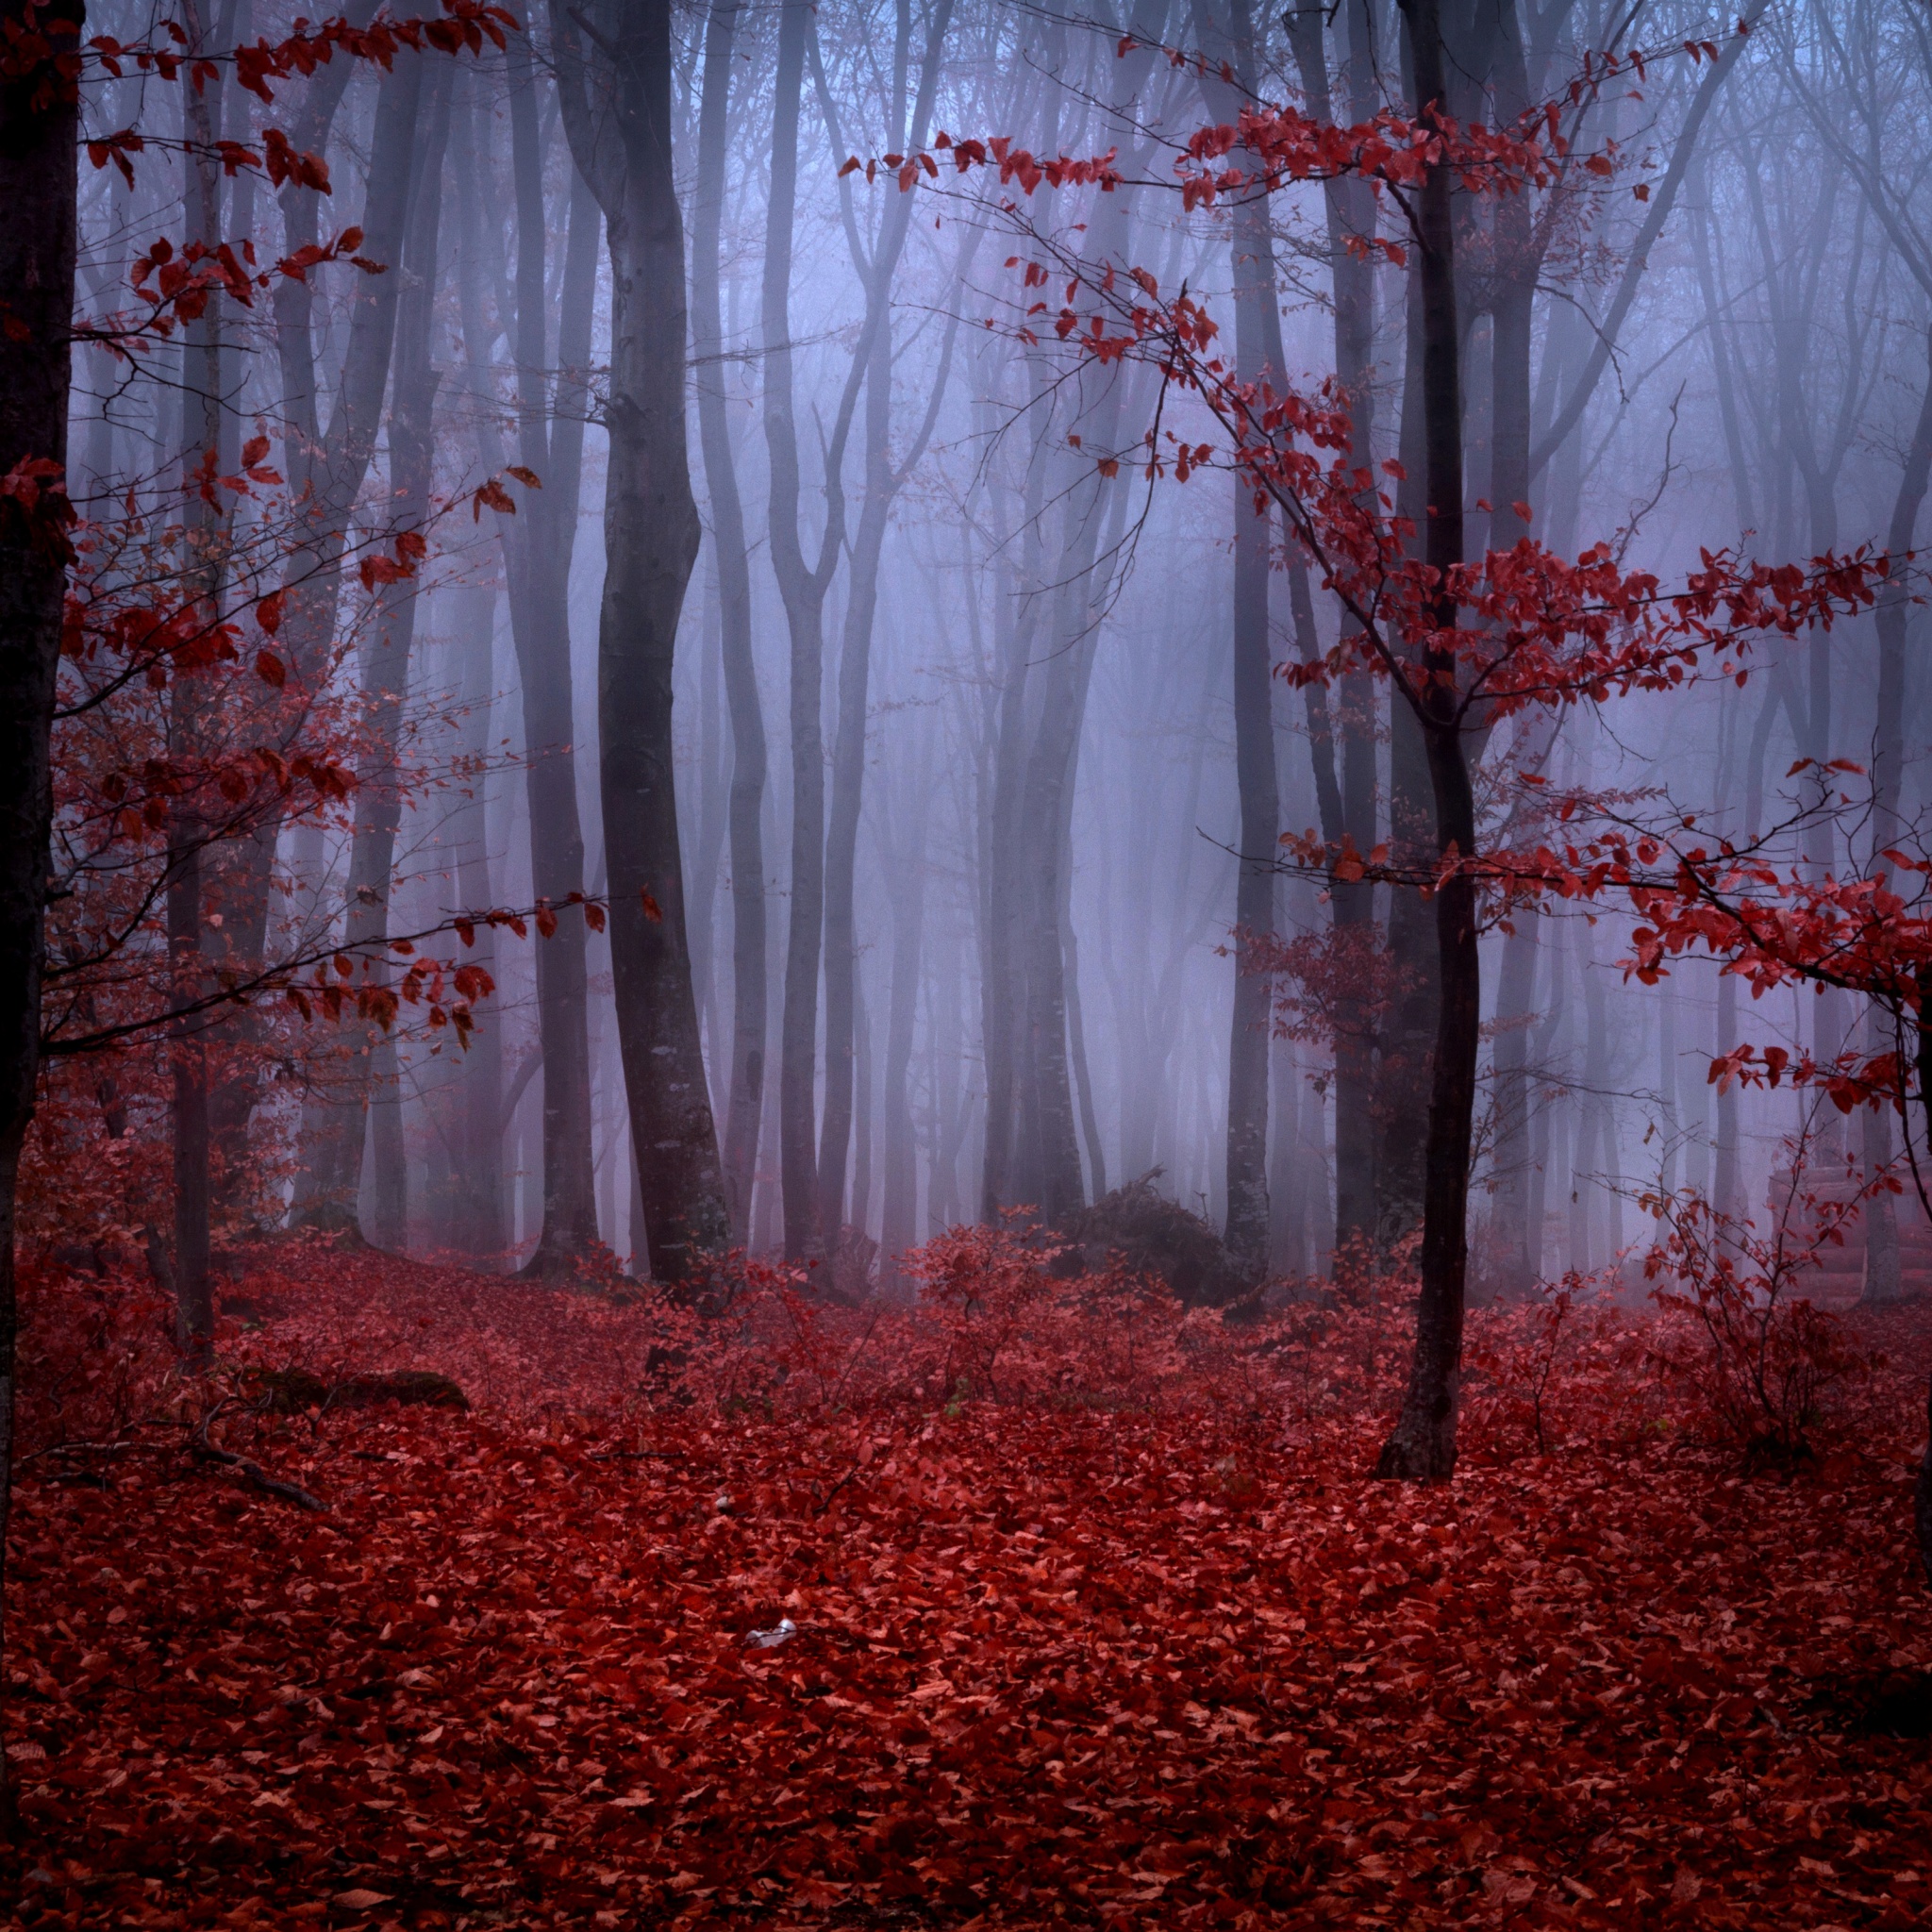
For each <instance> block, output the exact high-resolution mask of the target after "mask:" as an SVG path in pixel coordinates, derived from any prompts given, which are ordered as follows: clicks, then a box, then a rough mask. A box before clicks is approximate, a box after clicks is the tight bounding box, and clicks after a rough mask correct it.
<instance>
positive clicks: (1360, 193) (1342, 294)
mask: <svg viewBox="0 0 1932 1932" xmlns="http://www.w3.org/2000/svg"><path fill="white" fill-rule="evenodd" d="M1284 19H1285V22H1286V25H1287V27H1288V34H1289V42H1290V46H1291V49H1292V51H1293V54H1294V58H1295V65H1296V69H1297V72H1298V73H1299V74H1300V76H1301V82H1302V92H1303V98H1304V99H1305V100H1306V101H1307V110H1308V113H1309V114H1310V116H1311V117H1312V118H1314V119H1315V120H1317V121H1323V122H1330V121H1332V120H1333V119H1334V108H1333V104H1332V99H1331V94H1330V89H1329V81H1328V59H1327V52H1326V49H1325V46H1324V39H1323V32H1322V21H1323V13H1322V11H1321V9H1320V8H1314V7H1305V8H1296V9H1295V10H1294V11H1292V12H1291V13H1289V14H1287V15H1285V16H1284ZM1372 46H1373V22H1372V20H1371V17H1370V13H1369V8H1368V5H1367V0H1351V5H1350V8H1349V13H1348V62H1347V70H1346V71H1347V79H1348V86H1349V113H1350V116H1351V118H1352V119H1353V120H1355V121H1357V122H1360V121H1366V120H1368V119H1369V118H1370V117H1371V116H1372V115H1373V114H1374V110H1375V105H1376V104H1375V87H1374V60H1373V57H1372ZM1323 193H1324V202H1325V212H1326V218H1327V237H1328V264H1329V277H1330V282H1331V286H1332V289H1333V294H1334V308H1335V375H1336V380H1337V381H1338V382H1339V383H1340V384H1341V390H1342V393H1343V395H1344V397H1345V398H1346V400H1347V405H1348V412H1349V441H1350V446H1351V449H1352V450H1353V451H1354V453H1355V458H1356V460H1357V462H1360V463H1367V462H1368V461H1369V460H1370V459H1371V458H1372V456H1373V454H1374V449H1373V445H1374V408H1375V398H1374V389H1373V387H1372V385H1371V381H1370V372H1371V365H1372V360H1373V357H1374V296H1375V284H1374V270H1373V269H1372V268H1371V267H1370V265H1369V262H1368V261H1367V260H1366V259H1365V258H1364V257H1363V256H1362V255H1360V254H1358V253H1356V252H1354V251H1352V250H1351V249H1350V247H1349V245H1348V244H1349V242H1350V240H1351V239H1354V240H1356V241H1357V242H1360V241H1363V240H1366V239H1367V238H1368V237H1370V236H1371V235H1373V234H1374V227H1375V203H1374V193H1373V192H1372V191H1371V190H1370V188H1369V186H1368V184H1367V183H1366V182H1363V181H1358V180H1356V179H1354V178H1353V177H1343V178H1338V179H1336V180H1333V181H1330V182H1328V183H1326V184H1325V185H1324V190H1323ZM1271 307H1272V305H1271ZM1274 321H1275V325H1276V327H1277V328H1278V317H1277V318H1274ZM1297 626H1298V628H1302V629H1304V631H1305V641H1304V644H1303V650H1304V655H1307V651H1308V650H1309V649H1310V648H1312V646H1313V640H1314V624H1313V616H1312V612H1311V613H1310V614H1309V618H1308V620H1307V624H1306V625H1302V622H1301V620H1300V617H1299V613H1298V614H1297ZM1308 694H1309V697H1310V699H1311V700H1312V698H1313V695H1314V690H1313V688H1312V687H1310V688H1309V693H1308ZM1339 696H1340V705H1339V710H1340V717H1339V719H1338V720H1336V721H1335V722H1336V723H1337V724H1339V726H1340V741H1341V765H1340V770H1339V771H1338V772H1337V773H1336V777H1337V779H1338V780H1339V785H1338V796H1337V806H1338V811H1337V816H1336V821H1335V824H1334V825H1333V826H1332V828H1331V827H1330V826H1328V825H1327V824H1324V828H1323V836H1324V838H1325V839H1327V840H1329V841H1340V840H1341V839H1342V838H1343V837H1346V838H1348V839H1349V840H1351V841H1353V842H1354V844H1355V846H1356V849H1357V851H1360V852H1367V851H1368V850H1369V849H1370V848H1371V847H1372V846H1373V845H1374V843H1375V714H1376V711H1377V709H1378V708H1379V697H1378V694H1377V691H1376V686H1375V682H1374V678H1373V677H1372V676H1371V675H1369V674H1368V673H1367V672H1362V671H1357V672H1351V673H1349V674H1348V675H1346V676H1344V677H1343V678H1342V680H1341V691H1340V693H1339ZM1325 709H1326V707H1325V702H1324V712H1325ZM1310 715H1311V716H1312V713H1311V714H1310ZM1329 905H1330V912H1331V917H1332V920H1333V928H1334V932H1335V935H1336V939H1337V941H1338V953H1339V956H1340V957H1341V958H1342V959H1343V960H1353V959H1356V958H1359V957H1361V956H1362V955H1364V954H1365V953H1366V952H1367V950H1368V941H1369V940H1370V939H1371V937H1372V935H1373V931H1374V888H1373V887H1371V886H1369V885H1367V884H1365V883H1362V882H1360V881H1356V882H1349V881H1337V882H1336V883H1335V885H1334V886H1333V887H1332V889H1331V891H1330V895H1329ZM1344 974H1345V979H1344V984H1343V986H1342V988H1341V991H1340V993H1339V996H1338V998H1337V1000H1336V1016H1335V1017H1336V1025H1335V1246H1336V1250H1337V1252H1338V1253H1339V1252H1341V1251H1344V1250H1349V1249H1357V1248H1361V1247H1365V1246H1366V1245H1367V1244H1368V1243H1369V1242H1371V1241H1373V1239H1374V1229H1375V1139H1376V1136H1375V1021H1374V1011H1373V1007H1372V1005H1371V1003H1370V1002H1369V1001H1367V1000H1365V999H1362V998H1360V997H1357V995H1356V994H1355V992H1354V991H1353V984H1354V981H1355V978H1356V976H1357V975H1356V974H1355V973H1354V972H1353V971H1351V970H1349V969H1348V968H1344Z"/></svg>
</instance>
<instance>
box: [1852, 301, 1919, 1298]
mask: <svg viewBox="0 0 1932 1932" xmlns="http://www.w3.org/2000/svg"><path fill="white" fill-rule="evenodd" d="M1926 358H1927V365H1928V366H1927V372H1926V380H1925V391H1924V397H1923V399H1922V400H1921V402H1920V405H1919V420H1918V423H1917V425H1915V426H1914V428H1913V430H1912V441H1911V444H1910V447H1909V448H1908V449H1907V452H1906V460H1905V468H1904V471H1903V473H1902V474H1901V475H1900V476H1899V481H1898V494H1897V495H1896V496H1895V497H1894V498H1893V499H1892V506H1891V525H1890V529H1889V530H1888V531H1887V532H1886V539H1885V548H1886V553H1887V555H1888V556H1889V557H1890V558H1892V559H1893V568H1892V571H1891V574H1890V575H1889V576H1888V578H1887V579H1886V582H1885V583H1884V585H1883V586H1882V587H1881V588H1880V590H1879V592H1878V605H1877V610H1876V612H1875V620H1874V621H1875V625H1876V628H1877V632H1878V715H1877V724H1876V728H1875V730H1874V734H1873V740H1872V870H1873V874H1874V876H1876V877H1879V878H1887V877H1889V875H1890V867H1889V866H1888V865H1886V863H1885V861H1884V858H1883V856H1882V855H1883V854H1884V853H1885V851H1886V850H1887V849H1888V848H1889V847H1890V846H1893V845H1895V844H1896V843H1897V842H1898V840H1899V834H1900V829H1901V828H1900V824H1899V781H1900V778H1901V776H1902V774H1903V771H1904V766H1905V712H1906V633H1907V624H1908V621H1909V615H1910V609H1911V591H1909V589H1908V588H1907V578H1906V569H1905V563H1904V559H1905V558H1906V556H1907V554H1908V553H1909V552H1910V550H1911V547H1912V537H1913V533H1914V532H1915V531H1916V529H1917V528H1918V524H1919V512H1920V509H1921V508H1923V507H1924V501H1925V491H1926V488H1927V485H1928V482H1932V333H1928V335H1927V338H1926ZM1889 1032H1890V1027H1889V1026H1887V1025H1886V1024H1885V1018H1884V1015H1882V1014H1881V1013H1880V1012H1879V1011H1878V1010H1877V1009H1876V1008H1874V1009H1873V1013H1872V1026H1871V1030H1870V1032H1869V1033H1868V1036H1867V1039H1866V1042H1865V1045H1866V1050H1867V1051H1868V1052H1869V1053H1873V1054H1880V1053H1886V1052H1890V1050H1891V1047H1892V1042H1891V1041H1890V1039H1888V1038H1886V1035H1887V1034H1888V1033H1889ZM1864 1156H1865V1177H1866V1179H1867V1180H1868V1181H1869V1180H1872V1179H1874V1178H1875V1177H1876V1175H1878V1174H1881V1173H1883V1172H1884V1171H1885V1170H1886V1169H1887V1168H1888V1167H1890V1164H1891V1160H1892V1158H1893V1157H1892V1146H1891V1115H1890V1111H1889V1110H1887V1109H1886V1108H1867V1109H1866V1112H1865V1145H1864ZM1921 1211H1923V1210H1921ZM1903 1293H1904V1286H1903V1283H1902V1282H1901V1280H1900V1278H1899V1249H1898V1218H1897V1214H1896V1212H1895V1211H1894V1208H1893V1205H1892V1196H1891V1195H1890V1194H1889V1193H1884V1192H1879V1193H1874V1194H1873V1195H1871V1196H1869V1197H1868V1199H1867V1201H1866V1204H1865V1299H1866V1300H1867V1301H1872V1302H1894V1301H1897V1300H1899V1299H1900V1297H1901V1296H1902V1295H1903Z"/></svg>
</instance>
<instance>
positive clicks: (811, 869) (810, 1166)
mask: <svg viewBox="0 0 1932 1932" xmlns="http://www.w3.org/2000/svg"><path fill="white" fill-rule="evenodd" d="M808 26H809V16H808V0H783V5H782V7H781V8H780V11H779V16H778V68H777V77H776V80H775V83H774V105H773V113H774V125H773V130H772V186H771V197H770V200H769V203H768V204H767V209H766V218H765V272H764V291H763V295H764V300H763V308H764V349H765V442H766V445H767V448H768V449H769V451H770V459H771V507H770V511H769V534H770V538H771V545H772V568H773V570H774V573H775V575H776V576H777V579H778V594H779V597H780V599H781V600H782V601H783V603H784V606H785V620H786V625H787V627H788V629H789V631H790V635H791V908H790V918H789V924H788V929H787V934H786V944H785V997H784V1011H783V1014H782V1016H781V1018H780V1021H779V1029H780V1030H779V1043H778V1163H779V1174H780V1185H781V1186H782V1188H783V1190H784V1196H785V1253H786V1255H787V1256H788V1257H790V1258H791V1259H792V1260H802V1259H804V1258H806V1257H809V1256H813V1255H816V1254H817V1253H818V1252H819V1251H820V1248H821V1247H822V1245H823V1244H824V1240H825V1239H826V1236H827V1230H825V1229H824V1227H823V1226H822V1225H821V1224H820V1220H819V1202H818V1150H817V1147H816V1144H815V1143H816V1139H817V1124H818V1123H817V1119H816V1114H817V1108H816V1104H815V1103H816V1100H817V1078H816V1074H817V1063H818V1020H819V943H820V939H821V935H822V930H823V926H824V877H825V874H824V867H825V753H824V729H823V725H822V723H821V714H822V708H823V705H824V655H825V641H824V606H825V592H826V591H827V590H828V589H829V588H830V586H831V581H832V573H833V571H834V570H835V569H836V568H837V565H838V558H839V545H840V541H841V539H842V535H843V526H844V514H843V497H842V494H841V481H840V475H839V466H840V461H841V458H842V456H843V453H844V451H843V438H842V437H841V438H840V439H838V441H837V444H836V446H835V447H834V449H833V450H832V451H831V452H829V453H828V455H827V458H826V463H825V473H826V474H825V495H826V518H827V521H826V528H825V532H824V539H823V540H822V541H821V544H820V550H819V558H818V561H817V563H816V565H814V566H808V564H807V563H806V560H805V550H804V544H803V541H802V538H801V535H800V530H799V522H798V517H799V498H800V475H799V460H798V425H797V421H796V417H795V413H794V403H793V396H792V384H791V250H792V227H793V223H794V220H795V216H796V211H797V203H798V110H799V103H800V100H801V98H802V94H803V90H804V85H805V49H806V35H807V31H808ZM835 531H836V533H837V534H836V535H835ZM831 1232H833V1233H836V1230H832V1231H831Z"/></svg>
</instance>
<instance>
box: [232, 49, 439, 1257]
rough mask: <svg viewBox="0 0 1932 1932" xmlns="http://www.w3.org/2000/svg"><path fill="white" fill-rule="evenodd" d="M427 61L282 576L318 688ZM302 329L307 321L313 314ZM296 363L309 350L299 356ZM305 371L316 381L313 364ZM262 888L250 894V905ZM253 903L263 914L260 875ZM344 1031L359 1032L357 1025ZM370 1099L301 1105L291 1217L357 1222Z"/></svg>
mask: <svg viewBox="0 0 1932 1932" xmlns="http://www.w3.org/2000/svg"><path fill="white" fill-rule="evenodd" d="M427 58H440V57H431V56H427V55H421V54H407V53H406V54H402V55H399V56H398V57H397V59H396V63H395V66H394V67H393V68H392V69H391V72H390V73H389V74H388V75H385V76H384V78H383V82H382V91H381V93H380V94H379V96H378V97H377V104H376V111H375V141H374V142H373V145H372V148H371V152H370V161H369V192H368V199H367V203H366V205H365V212H364V216H363V227H364V236H365V239H364V242H363V246H364V248H365V249H367V250H368V251H369V252H370V253H371V255H372V256H373V258H375V260H378V261H382V262H385V263H387V264H389V273H388V274H385V275H375V276H373V277H367V278H365V279H367V280H369V281H370V282H371V283H372V284H373V287H374V292H371V291H368V290H358V293H357V296H356V306H355V310H354V314H353V317H352V319H351V322H350V325H349V346H348V350H347V353H346V354H345V356H344V357H343V360H342V379H341V387H340V388H339V389H338V391H337V393H336V399H335V405H334V408H332V410H331V411H330V416H329V426H328V433H327V435H326V436H325V438H324V439H323V440H322V442H321V444H320V446H319V447H318V448H317V449H316V450H315V452H314V455H313V457H312V459H311V463H312V467H311V468H310V470H309V475H308V478H307V480H308V486H309V488H310V490H311V491H312V496H311V499H310V500H311V506H312V507H311V510H310V519H309V527H308V531H307V532H306V533H305V535H304V539H303V541H302V543H301V545H300V547H299V549H298V550H297V552H296V553H295V555H294V556H293V557H291V560H290V565H289V570H288V573H287V574H286V576H285V579H284V581H285V584H286V586H287V589H286V591H285V594H286V596H287V598H288V609H287V612H286V614H285V615H284V617H283V621H282V630H281V632H280V634H279V635H280V636H281V638H282V639H283V640H284V641H286V643H287V645H288V655H289V658H290V659H291V671H292V673H293V676H292V677H291V683H292V684H297V685H299V686H301V687H303V688H305V690H306V691H308V693H309V694H311V695H312V694H313V693H314V692H315V691H319V690H320V688H321V685H322V683H323V682H324V681H325V679H326V677H327V675H329V672H330V670H331V669H332V665H331V662H330V646H331V644H332V642H333V640H334V636H335V624H336V605H337V600H338V597H339V595H340V591H341V559H342V547H343V543H344V541H345V539H346V536H347V532H348V526H349V519H350V517H351V516H352V514H353V513H354V509H355V504H356V498H357V496H358V493H359V492H360V491H361V488H362V483H363V479H364V477H365V476H366V475H368V472H369V463H370V459H371V458H372V457H373V456H374V454H375V437H376V430H377V428H378V426H379V425H380V421H381V414H382V401H383V396H384V393H385V391H386V390H387V388H388V381H389V367H390V358H391V351H392V349H393V346H394V341H395V323H396V311H397V308H398V304H399V300H400V296H401V292H402V285H403V282H404V280H405V277H404V275H403V274H402V273H401V265H402V256H403V250H404V235H405V230H406V227H407V224H408V215H409V211H410V193H409V189H410V177H411V168H412V162H413V158H414V153H415V137H416V119H417V109H418V108H419V106H420V104H421V98H422V85H423V63H424V61H425V59H427ZM302 326H303V327H304V328H306V327H307V326H308V318H307V316H306V313H305V315H304V316H303V318H302ZM295 359H296V360H298V361H300V360H303V359H305V358H303V357H302V356H301V355H300V354H299V352H298V353H297V354H296V358H295ZM309 368H310V372H311V380H312V370H313V364H312V360H310V361H309ZM290 441H291V442H293V441H295V438H293V437H291V439H290ZM292 480H293V477H292V475H291V481H292ZM256 896H257V895H251V902H252V903H253V900H254V898H255V897H256ZM258 900H259V904H260V908H261V916H262V918H263V920H264V922H265V919H266V911H267V888H266V883H265V882H264V885H263V888H262V890H261V891H260V893H259V895H258ZM358 908H359V909H360V910H361V911H363V912H365V913H366V912H367V910H368V908H367V906H366V904H363V903H362V902H361V901H360V900H359V899H358V898H357V897H356V896H355V895H353V894H352V898H351V905H350V908H349V917H350V920H351V922H352V932H351V937H352V938H353V937H355V931H354V930H353V925H354V922H355V920H356V916H357V912H358ZM377 930H378V932H379V930H380V928H377ZM264 940H265V924H264ZM348 1030H349V1031H350V1032H352V1033H353V1030H354V1029H353V1028H350V1029H348ZM365 1096H366V1087H365V1086H364V1085H363V1083H361V1082H360V1081H358V1080H357V1079H355V1078H353V1077H352V1078H351V1079H349V1080H348V1081H347V1082H346V1083H345V1089H344V1091H343V1092H342V1093H341V1095H339V1096H336V1097H334V1098H331V1099H329V1100H326V1101H320V1102H318V1103H316V1104H314V1105H311V1106H310V1107H308V1108H305V1109H304V1120H303V1125H302V1138H303V1142H304V1164H305V1166H306V1167H307V1169H308V1174H307V1175H306V1176H305V1181H304V1186H303V1189H302V1192H301V1193H300V1195H299V1196H298V1204H297V1206H296V1208H295V1209H294V1211H293V1213H292V1214H291V1220H292V1221H293V1222H294V1223H295V1224H297V1225H300V1226H308V1227H316V1228H321V1229H323V1230H325V1231H328V1232H336V1233H343V1232H354V1231H355V1230H356V1227H357V1214H356V1196H355V1192H354V1191H353V1182H354V1179H355V1176H356V1174H357V1173H358V1159H359V1155H358V1154H357V1153H356V1152H355V1150H356V1149H358V1148H359V1145H360V1142H361V1138H362V1136H363V1134H364V1132H365V1131H366V1122H365V1120H364V1102H365Z"/></svg>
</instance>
